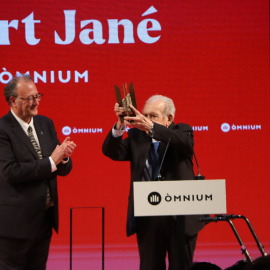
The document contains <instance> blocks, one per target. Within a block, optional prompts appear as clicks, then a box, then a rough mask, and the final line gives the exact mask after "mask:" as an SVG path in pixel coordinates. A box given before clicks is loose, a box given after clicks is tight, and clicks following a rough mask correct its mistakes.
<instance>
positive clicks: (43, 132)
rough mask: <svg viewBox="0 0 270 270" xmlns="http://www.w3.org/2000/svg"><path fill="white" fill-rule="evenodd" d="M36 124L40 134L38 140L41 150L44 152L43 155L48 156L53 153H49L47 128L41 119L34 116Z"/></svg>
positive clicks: (37, 131)
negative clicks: (43, 125)
mask: <svg viewBox="0 0 270 270" xmlns="http://www.w3.org/2000/svg"><path fill="white" fill-rule="evenodd" d="M34 126H35V130H36V133H37V136H38V141H39V145H40V148H41V152H42V156H43V157H48V156H50V154H51V153H47V149H48V148H47V147H46V144H47V140H46V130H45V129H44V128H43V127H42V125H41V123H40V121H39V120H38V119H37V118H36V117H34Z"/></svg>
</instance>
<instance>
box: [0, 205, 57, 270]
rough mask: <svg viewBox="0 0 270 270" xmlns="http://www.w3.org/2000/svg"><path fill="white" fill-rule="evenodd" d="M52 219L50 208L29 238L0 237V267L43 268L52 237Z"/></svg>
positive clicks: (15, 269) (4, 269)
mask: <svg viewBox="0 0 270 270" xmlns="http://www.w3.org/2000/svg"><path fill="white" fill-rule="evenodd" d="M52 219H53V217H52V211H51V209H50V210H47V211H46V213H45V215H44V222H43V223H42V225H41V227H40V229H39V232H38V234H37V235H36V236H33V238H31V239H13V238H5V237H0V269H1V270H45V269H46V263H47V259H48V253H49V247H50V242H51V237H52ZM18 230H20V228H18Z"/></svg>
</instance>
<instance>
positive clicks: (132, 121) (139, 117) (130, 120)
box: [124, 105, 153, 133]
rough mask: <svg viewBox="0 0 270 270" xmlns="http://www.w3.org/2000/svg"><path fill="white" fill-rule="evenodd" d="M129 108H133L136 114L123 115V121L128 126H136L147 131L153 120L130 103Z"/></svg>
mask: <svg viewBox="0 0 270 270" xmlns="http://www.w3.org/2000/svg"><path fill="white" fill-rule="evenodd" d="M130 108H131V109H132V110H133V112H134V113H135V115H136V116H135V117H134V116H133V117H130V116H125V117H124V123H125V124H126V125H128V126H131V127H135V128H138V129H140V130H143V131H145V132H146V133H148V132H149V131H150V129H151V128H152V125H153V122H152V121H151V120H149V119H148V118H147V117H145V116H144V115H143V114H141V113H140V112H139V111H138V110H136V109H135V108H134V107H133V106H132V105H130Z"/></svg>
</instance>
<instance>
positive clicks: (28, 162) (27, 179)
mask: <svg viewBox="0 0 270 270" xmlns="http://www.w3.org/2000/svg"><path fill="white" fill-rule="evenodd" d="M34 126H35V129H36V132H37V136H38V139H39V143H40V147H41V150H42V154H43V159H39V158H38V155H37V153H36V151H35V149H34V147H33V145H32V143H31V141H30V139H29V138H28V136H27V135H26V134H25V132H24V131H23V129H22V127H21V126H20V124H19V123H18V121H17V120H16V119H15V118H14V116H13V115H12V113H11V112H9V113H8V114H6V115H4V116H3V117H2V118H0V236H3V237H11V238H16V239H29V238H32V237H34V236H35V234H36V233H37V230H38V228H39V227H40V224H41V222H42V221H43V218H44V214H45V210H44V209H45V201H46V194H47V187H48V184H49V185H50V188H51V195H52V197H53V201H54V204H55V206H54V207H53V208H54V226H53V227H54V229H55V230H56V232H57V231H58V196H57V175H62V176H64V175H67V174H68V173H69V172H70V171H71V168H72V161H71V159H69V161H68V162H67V163H66V164H62V163H60V164H59V165H58V166H57V171H55V172H53V173H52V172H51V164H50V161H49V156H50V155H51V153H52V152H53V150H54V149H55V147H56V145H57V144H60V143H59V140H58V139H57V135H56V131H55V128H54V125H53V122H52V120H50V119H49V118H47V117H45V116H41V115H37V116H35V117H34Z"/></svg>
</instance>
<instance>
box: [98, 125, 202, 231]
mask: <svg viewBox="0 0 270 270" xmlns="http://www.w3.org/2000/svg"><path fill="white" fill-rule="evenodd" d="M169 138H171V141H170V144H169V148H168V151H167V154H166V156H165V159H164V163H163V166H162V169H161V175H162V176H164V177H165V179H167V180H189V179H190V180H192V179H194V173H193V162H192V159H193V145H194V141H193V130H192V128H191V127H190V126H189V125H187V124H177V125H175V124H174V123H172V124H171V125H170V126H169V128H166V127H165V126H162V125H159V124H155V125H154V139H156V140H158V141H160V142H161V143H160V146H159V155H160V157H163V155H164V152H165V149H166V145H167V142H168V140H169ZM151 143H152V138H151V137H149V136H148V135H147V134H146V133H145V132H144V131H141V130H139V129H136V128H132V129H130V130H129V131H128V137H127V138H125V139H123V140H122V137H117V138H115V137H113V136H112V131H110V133H109V134H108V136H107V137H106V139H105V141H104V143H103V146H102V151H103V153H104V155H106V156H108V157H109V158H111V159H113V160H118V161H130V169H131V183H130V193H129V202H128V218H127V235H128V236H129V235H132V234H134V233H135V232H136V228H132V222H131V220H132V218H133V213H134V210H133V209H134V202H133V182H134V181H141V179H142V176H143V169H144V167H145V162H146V158H147V156H148V152H149V149H150V146H151ZM179 218H180V217H179ZM181 218H183V217H181ZM185 224H186V229H185V232H186V234H188V235H190V236H192V235H195V234H196V233H198V231H199V230H200V229H201V228H202V227H203V226H202V224H201V223H199V222H198V216H187V217H186V218H185Z"/></svg>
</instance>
